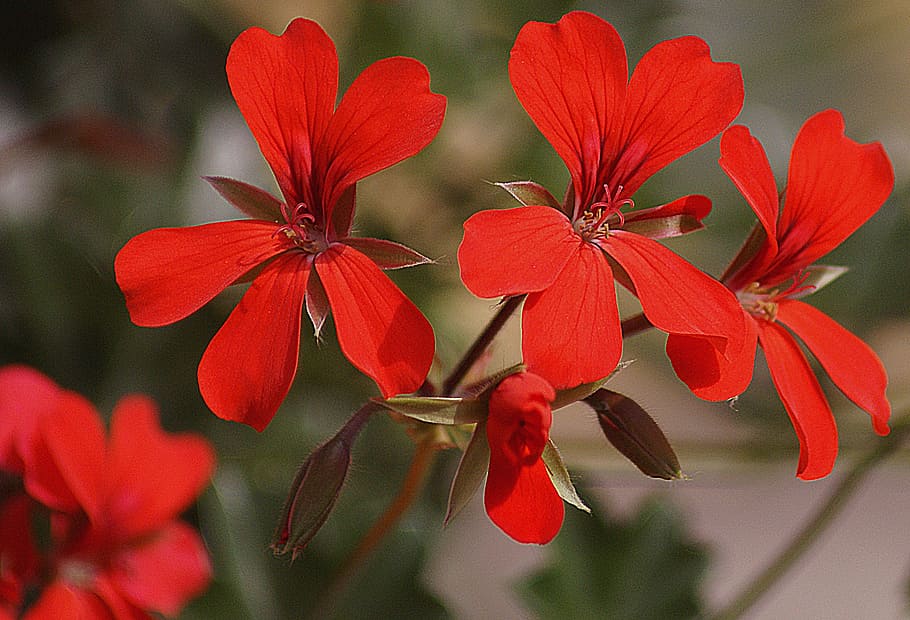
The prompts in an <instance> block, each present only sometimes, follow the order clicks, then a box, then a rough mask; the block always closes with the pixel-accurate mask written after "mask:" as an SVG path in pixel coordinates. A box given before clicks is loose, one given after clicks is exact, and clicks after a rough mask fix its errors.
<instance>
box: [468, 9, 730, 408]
mask: <svg viewBox="0 0 910 620" xmlns="http://www.w3.org/2000/svg"><path fill="white" fill-rule="evenodd" d="M509 75H510V77H511V81H512V86H513V87H514V89H515V93H516V94H517V95H518V99H519V100H520V101H521V103H522V105H523V106H524V108H525V110H526V111H527V112H528V114H529V115H530V116H531V118H532V119H533V120H534V122H535V124H536V125H537V127H538V128H539V129H540V131H541V132H542V133H543V135H544V136H545V137H546V138H547V140H549V142H550V143H551V144H552V145H553V148H554V149H556V152H557V153H558V154H559V156H560V157H561V158H562V160H563V161H564V162H565V164H566V166H567V167H568V169H569V173H570V175H571V179H572V182H571V186H570V188H569V192H568V195H567V197H566V200H565V202H564V204H563V205H562V206H561V207H560V205H559V204H558V203H557V202H556V200H555V199H552V196H550V195H549V194H548V193H546V192H545V190H544V191H540V190H537V196H535V198H538V197H541V194H543V195H544V196H543V197H549V198H547V199H546V200H536V201H534V200H532V201H530V202H529V201H523V202H524V204H525V206H523V207H518V208H515V209H507V210H495V211H482V212H480V213H477V214H475V215H473V216H472V217H471V218H470V219H468V221H467V222H465V225H464V229H465V234H464V240H463V242H462V244H461V247H460V248H459V250H458V261H459V265H460V267H461V277H462V280H463V281H464V283H465V285H466V286H467V287H468V289H469V290H471V292H473V293H474V294H475V295H477V296H479V297H486V298H492V297H499V296H503V295H506V296H510V295H519V294H524V293H527V294H528V297H527V300H526V301H525V305H524V309H523V314H522V334H523V335H522V350H523V357H524V360H525V362H526V364H527V365H528V368H529V369H530V370H532V371H534V372H536V373H538V374H540V375H541V376H543V377H545V378H546V379H547V380H548V381H549V382H550V383H551V384H552V385H553V386H554V387H556V388H558V389H561V388H566V387H571V386H574V385H577V384H580V383H585V382H590V381H596V380H598V379H601V378H602V377H605V376H606V375H608V374H609V373H610V372H611V371H612V370H613V368H615V366H616V364H617V363H618V362H619V359H620V357H621V354H622V334H621V330H620V322H619V313H618V310H617V305H616V303H617V302H616V294H615V288H614V283H613V281H614V278H616V279H618V280H619V282H620V283H622V284H623V285H624V286H626V287H627V288H629V289H630V290H631V291H633V292H634V293H635V295H636V296H637V297H638V299H639V300H640V302H641V305H642V309H643V311H644V313H645V315H646V316H647V318H648V319H649V320H650V321H651V323H652V324H653V325H654V326H656V327H657V328H659V329H661V330H663V331H665V332H669V333H679V334H695V335H703V336H710V337H712V339H713V342H714V345H715V346H717V347H718V348H720V349H721V350H723V349H724V348H725V347H726V343H727V340H728V339H730V338H733V337H736V335H737V334H738V333H739V332H741V331H742V328H741V324H742V321H743V319H742V316H741V314H742V313H741V312H740V311H739V307H738V304H737V303H736V299H735V298H734V297H733V296H732V295H730V293H729V291H728V290H726V289H725V288H724V287H723V286H722V285H721V284H720V283H719V282H717V281H716V280H714V279H712V278H710V277H709V276H707V275H705V274H704V273H702V272H701V271H699V270H698V269H696V268H695V267H693V266H692V265H691V264H689V263H688V262H686V261H684V260H683V259H681V258H680V257H679V256H677V255H676V254H674V253H673V252H672V251H670V250H668V249H667V248H666V247H664V246H663V245H661V244H660V243H658V242H656V241H654V239H657V238H665V237H670V236H675V235H679V234H683V233H685V232H689V231H690V230H694V229H697V228H700V227H701V220H702V218H704V217H705V216H706V215H707V214H708V212H709V211H710V208H711V206H710V202H709V201H708V199H707V198H705V197H703V196H686V197H684V198H681V199H679V200H676V201H674V202H672V203H670V204H667V205H664V206H661V207H656V208H652V209H644V210H639V211H632V212H629V213H624V212H622V211H621V210H622V209H623V208H625V207H629V206H632V200H630V199H629V196H632V195H633V194H634V193H635V191H636V190H637V189H638V188H639V187H640V186H641V184H642V183H644V181H645V180H646V179H648V177H650V176H651V175H652V174H654V173H655V172H657V171H658V170H660V169H661V168H663V167H664V166H666V165H667V164H669V163H670V162H672V161H673V160H675V159H677V158H678V157H680V156H681V155H683V154H685V153H687V152H689V151H691V150H693V149H695V148H697V147H698V146H700V145H702V144H704V143H705V142H707V141H708V140H710V139H711V138H713V137H714V136H715V135H717V134H718V133H719V132H720V131H721V130H723V129H724V128H725V127H726V126H727V125H728V124H729V123H730V121H732V120H733V118H734V117H735V116H736V115H737V114H738V113H739V110H740V108H741V107H742V102H743V87H742V78H741V75H740V71H739V68H738V67H737V66H736V65H734V64H730V63H716V62H713V61H712V60H711V57H710V53H709V50H708V46H707V45H706V44H705V42H704V41H702V40H701V39H699V38H697V37H683V38H680V39H674V40H671V41H665V42H663V43H660V44H658V45H657V46H655V47H654V48H653V49H651V51H649V52H648V53H647V54H645V56H644V57H643V58H642V59H641V62H640V63H639V64H638V66H637V68H636V69H635V72H634V73H633V74H632V77H631V79H629V77H628V69H627V65H626V53H625V48H624V46H623V43H622V40H621V39H620V37H619V35H618V34H617V32H616V30H615V29H614V28H613V27H612V26H611V25H610V24H608V23H607V22H605V21H603V20H602V19H600V18H599V17H596V16H594V15H591V14H589V13H584V12H573V13H569V14H568V15H566V16H564V17H563V18H562V19H561V20H559V22H557V23H556V24H545V23H540V22H530V23H528V24H526V25H525V26H524V27H523V28H522V30H521V32H520V33H519V34H518V38H517V40H516V42H515V45H514V47H513V48H512V55H511V59H510V61H509ZM541 190H542V188H541ZM543 205H547V206H543ZM730 396H734V394H730Z"/></svg>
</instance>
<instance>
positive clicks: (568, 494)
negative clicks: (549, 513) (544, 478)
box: [540, 439, 591, 512]
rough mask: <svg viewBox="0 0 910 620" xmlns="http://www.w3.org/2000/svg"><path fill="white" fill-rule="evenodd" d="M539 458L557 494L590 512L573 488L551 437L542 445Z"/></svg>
mask: <svg viewBox="0 0 910 620" xmlns="http://www.w3.org/2000/svg"><path fill="white" fill-rule="evenodd" d="M540 458H541V459H542V460H543V462H544V464H545V465H546V466H547V473H548V474H550V481H551V482H552V483H553V486H554V487H555V488H556V492H557V493H559V496H560V497H561V498H562V499H563V500H564V501H566V502H569V503H570V504H572V505H573V506H575V507H576V508H578V509H579V510H584V511H585V512H591V509H590V508H588V506H587V504H585V503H584V500H582V499H581V496H580V495H579V494H578V491H577V490H576V489H575V485H574V484H572V478H571V476H570V475H569V470H568V469H566V464H565V463H564V462H563V460H562V455H560V454H559V450H557V449H556V444H555V443H553V440H552V439H548V440H547V445H546V447H544V449H543V453H541V455H540Z"/></svg>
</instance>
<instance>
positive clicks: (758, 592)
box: [711, 414, 910, 620]
mask: <svg viewBox="0 0 910 620" xmlns="http://www.w3.org/2000/svg"><path fill="white" fill-rule="evenodd" d="M908 435H910V414H907V415H904V416H903V417H902V418H901V419H900V421H899V422H897V423H896V424H895V425H894V426H893V428H892V430H891V434H890V435H889V436H888V437H887V438H884V439H882V440H880V441H879V442H878V443H877V445H876V446H875V448H873V449H872V450H871V451H869V452H868V453H867V454H866V456H865V457H863V458H862V459H860V460H859V461H858V462H857V463H856V464H855V465H854V466H853V469H852V470H850V472H849V473H848V474H847V475H846V477H845V478H844V479H843V480H841V482H840V484H838V485H837V487H836V488H835V489H834V491H833V492H832V493H831V496H830V497H829V498H828V501H827V502H825V504H824V506H822V507H821V508H820V509H819V510H818V512H816V513H815V515H814V516H813V517H812V518H811V519H810V520H809V521H808V522H806V524H805V525H804V526H803V528H802V529H801V530H800V531H799V532H798V533H797V534H796V535H795V536H794V537H793V539H792V540H791V541H790V544H789V545H787V547H786V548H785V549H784V550H783V552H782V553H781V554H780V555H779V556H778V557H777V558H776V559H775V560H774V561H773V562H771V564H769V565H768V567H767V568H765V570H764V571H762V573H761V574H759V575H758V577H756V578H755V580H754V581H752V583H750V584H749V585H748V586H746V588H745V589H744V590H743V591H742V592H741V593H740V594H739V595H738V596H736V597H735V598H734V599H733V601H731V602H730V603H729V604H728V605H726V606H725V607H724V608H722V609H721V610H720V611H718V612H716V613H715V614H714V615H713V616H711V620H735V619H737V618H741V617H742V616H743V614H745V613H746V612H747V611H748V610H749V609H750V608H751V607H752V605H754V604H755V603H756V601H758V599H759V598H761V597H762V596H763V595H764V594H765V593H766V592H768V590H770V589H771V588H772V587H773V586H774V584H776V583H777V582H778V580H779V579H780V578H781V577H783V576H784V574H785V573H786V572H787V571H788V570H790V568H791V567H792V566H793V565H794V564H795V563H796V561H797V560H799V558H800V557H802V555H803V554H804V553H805V552H806V551H807V550H808V549H809V547H810V546H812V544H813V543H814V542H815V540H816V539H817V538H818V537H819V535H821V533H822V532H823V531H824V530H825V528H827V527H828V525H830V524H831V522H832V521H833V520H834V518H835V517H836V516H837V515H838V514H839V513H840V511H841V510H842V509H843V508H844V507H845V506H846V505H847V501H848V500H849V499H850V498H851V497H852V495H853V494H854V493H855V492H856V490H857V489H858V488H859V485H860V483H861V482H862V481H863V480H865V479H866V477H867V476H868V475H869V474H870V473H871V472H872V470H873V469H875V467H876V466H877V465H879V464H880V463H881V462H882V461H883V460H885V459H886V458H887V457H889V456H890V455H891V454H893V453H894V452H896V451H897V450H898V449H899V448H900V447H901V444H902V443H903V441H904V440H905V439H906V438H907V436H908Z"/></svg>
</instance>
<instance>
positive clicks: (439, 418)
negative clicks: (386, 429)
mask: <svg viewBox="0 0 910 620" xmlns="http://www.w3.org/2000/svg"><path fill="white" fill-rule="evenodd" d="M373 402H375V403H376V404H378V405H380V406H382V407H385V408H386V409H389V410H391V411H394V412H396V413H400V414H402V415H404V416H407V417H409V418H413V419H415V420H420V421H421V422H428V423H430V424H448V425H452V424H473V423H476V422H480V421H482V420H485V419H486V418H487V401H486V400H480V399H476V398H451V397H443V396H395V397H393V398H387V399H386V400H379V399H375V400H374V401H373Z"/></svg>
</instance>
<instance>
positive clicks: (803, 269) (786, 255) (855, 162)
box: [668, 110, 894, 480]
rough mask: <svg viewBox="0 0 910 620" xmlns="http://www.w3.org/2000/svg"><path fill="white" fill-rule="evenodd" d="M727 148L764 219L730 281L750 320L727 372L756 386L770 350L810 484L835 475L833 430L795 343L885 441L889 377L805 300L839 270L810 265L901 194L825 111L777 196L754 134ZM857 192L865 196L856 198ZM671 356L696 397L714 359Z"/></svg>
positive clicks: (688, 349) (876, 155) (685, 353)
mask: <svg viewBox="0 0 910 620" xmlns="http://www.w3.org/2000/svg"><path fill="white" fill-rule="evenodd" d="M720 146H721V158H720V165H721V167H722V168H723V169H724V171H725V172H726V173H727V175H728V176H729V177H730V178H731V179H732V180H733V182H734V183H735V184H736V186H737V187H738V188H739V190H740V191H741V192H742V194H743V196H744V197H745V198H746V200H747V201H748V203H749V205H750V206H751V207H752V209H753V210H754V211H755V214H756V216H758V221H759V224H758V225H757V226H756V229H755V231H753V233H752V235H751V236H750V238H749V241H748V242H747V243H746V245H745V247H744V248H743V251H742V252H741V253H740V256H738V257H737V258H736V259H735V260H734V261H733V264H732V265H731V268H730V269H728V271H727V273H726V274H725V275H724V277H723V282H724V283H725V284H726V285H727V286H728V287H730V289H731V290H733V291H734V292H736V294H737V296H738V297H739V299H740V301H741V303H742V308H743V312H744V314H745V316H746V317H748V319H749V320H747V321H746V327H747V337H746V339H745V340H744V342H743V343H742V347H741V349H740V350H739V351H738V352H737V353H736V354H735V355H731V356H730V358H729V359H728V360H727V363H726V364H724V365H723V366H722V371H723V372H725V373H727V374H729V375H731V376H732V375H738V376H740V377H743V376H744V377H746V378H747V379H746V382H747V383H748V379H750V378H751V376H752V369H753V365H754V360H755V350H756V343H757V344H758V345H760V346H761V347H762V349H763V350H764V352H765V359H766V360H767V362H768V367H769V369H770V370H771V378H772V380H773V381H774V385H775V387H776V388H777V392H778V394H779V395H780V398H781V400H782V401H783V404H784V408H785V409H786V410H787V413H788V415H789V416H790V420H791V421H792V423H793V426H794V427H795V428H796V434H797V436H798V437H799V443H800V456H799V466H798V469H797V475H798V476H799V477H800V478H803V479H806V480H811V479H815V478H821V477H822V476H825V475H827V474H828V473H830V472H831V469H832V467H833V466H834V461H835V458H836V457H837V427H836V426H835V423H834V416H833V415H832V414H831V408H830V405H829V404H828V401H827V400H826V399H825V396H824V394H823V392H822V389H821V387H820V386H819V383H818V380H817V379H816V377H815V374H814V373H813V372H812V368H811V367H810V365H809V362H808V361H807V359H806V356H805V355H804V354H803V352H802V350H801V348H800V346H799V344H798V343H797V341H796V338H794V335H795V336H798V337H799V339H800V340H802V341H803V343H804V344H805V345H806V346H807V347H808V348H809V350H810V351H811V352H812V354H813V355H814V356H815V358H816V359H817V360H818V361H819V363H821V365H822V367H823V368H824V369H825V371H826V372H827V373H828V376H829V377H830V378H831V380H832V381H833V382H834V384H835V385H836V386H837V387H838V388H840V390H841V391H842V392H843V393H844V394H845V395H846V396H847V398H849V399H850V400H852V401H853V402H854V403H856V405H857V406H858V407H860V408H861V409H863V410H864V411H866V412H867V413H869V415H870V416H872V424H873V427H874V428H875V432H876V433H878V434H879V435H886V434H887V433H888V430H889V429H888V418H889V417H890V415H891V405H890V404H889V403H888V400H887V399H886V397H885V387H886V385H887V382H888V378H887V376H886V374H885V369H884V367H883V366H882V363H881V361H880V360H879V359H878V356H877V355H875V353H874V352H873V351H872V350H871V349H870V348H869V347H868V346H867V345H866V344H865V343H864V342H862V341H861V340H860V339H859V338H857V337H856V336H854V335H853V334H852V333H850V332H848V331H847V330H846V329H844V328H843V327H842V326H840V325H839V324H838V323H836V322H835V321H834V320H832V319H831V318H830V317H828V316H827V315H825V314H823V313H822V312H820V311H818V310H816V309H815V308H813V307H812V306H809V305H807V304H805V303H804V302H802V301H799V298H800V297H804V296H805V295H808V294H809V293H811V292H812V291H814V290H815V289H816V286H815V285H814V284H813V282H817V283H820V284H824V280H825V276H826V274H827V273H830V270H831V268H824V267H818V266H816V267H810V265H811V264H812V263H813V262H814V261H816V260H817V259H819V258H821V257H822V256H824V255H825V254H827V253H828V252H830V251H831V250H832V249H834V248H835V247H837V246H838V245H840V243H841V242H842V241H844V239H846V238H847V237H849V236H850V235H851V234H853V232H854V231H855V230H856V229H857V228H859V227H860V226H861V225H862V224H863V223H864V222H865V221H866V220H868V219H869V218H870V217H871V216H872V215H873V214H874V213H875V212H876V211H878V210H879V208H880V207H881V206H882V204H883V203H884V202H885V199H886V198H887V197H888V195H889V194H890V193H891V190H892V188H893V187H894V172H893V170H892V168H891V162H890V161H889V160H888V156H887V154H886V153H885V151H884V149H883V148H882V145H881V144H879V143H878V142H875V143H872V144H859V143H857V142H854V141H853V140H851V139H850V138H847V137H846V136H845V135H844V120H843V117H842V116H841V114H840V112H837V111H836V110H826V111H824V112H820V113H818V114H816V115H815V116H813V117H811V118H810V119H809V120H807V121H806V123H805V124H804V125H803V127H802V129H800V131H799V134H798V135H797V136H796V141H795V142H794V144H793V151H792V153H791V154H790V172H789V177H788V179H787V189H786V191H785V193H784V194H783V197H782V199H781V198H779V196H778V192H777V187H776V186H775V182H774V175H773V173H772V172H771V167H770V165H769V164H768V158H767V156H766V155H765V151H764V149H763V148H762V145H761V143H759V141H758V140H756V139H755V138H754V137H752V135H751V134H750V133H749V130H748V129H747V128H745V127H743V126H739V125H738V126H735V127H731V128H730V129H728V130H727V131H726V132H724V135H723V138H722V139H721V144H720ZM857 188H862V194H861V196H860V199H857V193H856V189H857ZM813 270H814V271H813ZM785 327H786V328H787V329H785ZM788 330H789V331H788ZM791 332H792V333H791ZM671 348H672V349H674V350H675V354H674V356H673V358H674V364H675V365H676V366H677V372H678V373H679V375H680V377H682V378H683V379H684V380H685V381H686V382H687V383H688V384H689V386H690V387H691V388H692V389H693V391H694V392H695V393H696V394H699V392H700V391H701V388H700V387H699V385H700V383H702V382H703V378H702V377H701V373H702V369H703V368H705V367H707V366H710V363H708V362H706V361H705V359H704V357H706V355H707V356H710V355H711V353H710V352H709V351H707V349H706V348H705V347H703V346H699V345H698V343H697V342H695V341H683V340H678V341H676V342H674V343H668V351H669V350H670V349H671ZM707 392H709V393H710V389H708V390H707ZM699 395H701V394H699ZM709 396H710V394H709Z"/></svg>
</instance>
